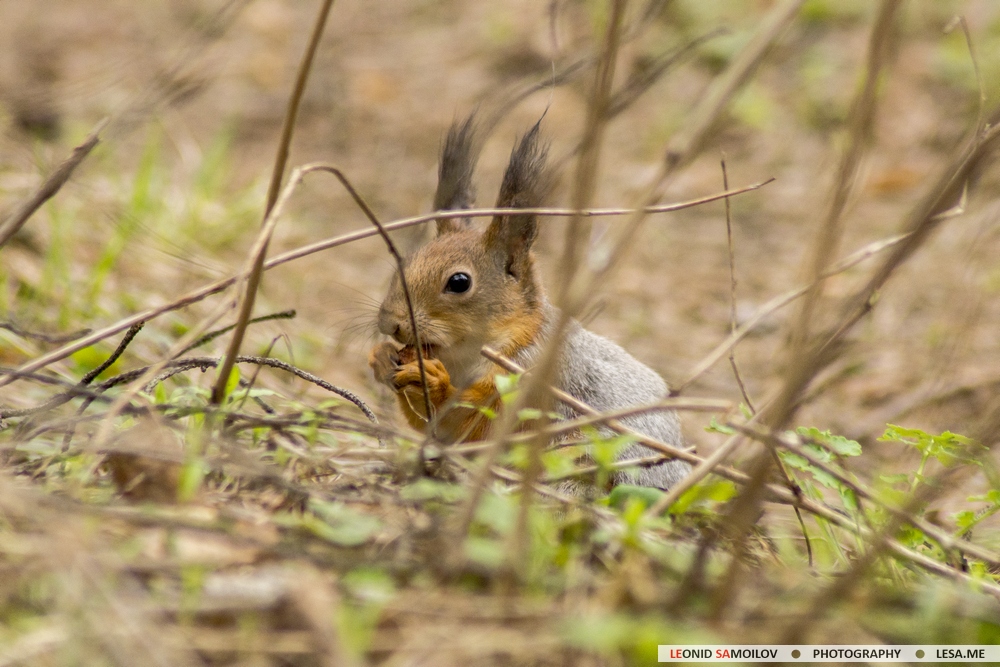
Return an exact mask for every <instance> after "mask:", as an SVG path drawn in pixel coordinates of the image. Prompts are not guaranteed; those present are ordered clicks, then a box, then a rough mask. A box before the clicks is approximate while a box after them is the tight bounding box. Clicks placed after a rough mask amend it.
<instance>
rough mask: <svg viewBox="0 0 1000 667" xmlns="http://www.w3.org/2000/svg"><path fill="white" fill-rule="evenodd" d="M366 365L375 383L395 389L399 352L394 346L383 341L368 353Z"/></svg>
mask: <svg viewBox="0 0 1000 667" xmlns="http://www.w3.org/2000/svg"><path fill="white" fill-rule="evenodd" d="M368 365H369V366H371V368H372V372H373V373H375V381H376V382H381V383H382V384H384V385H388V386H390V387H392V388H393V389H396V388H397V387H396V385H395V383H394V380H395V377H396V372H397V371H398V370H399V350H397V349H396V346H395V345H393V344H392V343H390V342H389V341H385V342H382V343H379V344H378V345H376V346H375V347H373V348H372V351H371V352H369V353H368Z"/></svg>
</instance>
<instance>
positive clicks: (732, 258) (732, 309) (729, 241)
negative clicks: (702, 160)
mask: <svg viewBox="0 0 1000 667" xmlns="http://www.w3.org/2000/svg"><path fill="white" fill-rule="evenodd" d="M721 163H722V189H723V190H728V189H729V173H728V172H727V171H726V154H725V153H723V154H722V161H721ZM725 202H726V245H727V246H728V247H729V331H730V333H732V334H735V333H736V248H735V247H734V246H733V220H732V211H731V208H732V207H731V206H730V205H729V197H726V199H725ZM729 365H730V366H732V367H733V375H734V376H735V377H736V384H737V385H739V388H740V394H742V396H743V400H744V401H746V404H747V407H748V408H749V409H750V412H752V413H756V412H757V410H756V409H754V407H753V401H751V400H750V394H748V393H747V388H746V385H745V384H744V383H743V377H742V376H741V375H740V367H739V366H738V365H737V364H736V348H735V347H731V348H729Z"/></svg>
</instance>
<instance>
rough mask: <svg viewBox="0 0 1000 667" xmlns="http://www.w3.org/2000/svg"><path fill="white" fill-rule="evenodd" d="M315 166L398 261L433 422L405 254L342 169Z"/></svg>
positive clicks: (421, 386)
mask: <svg viewBox="0 0 1000 667" xmlns="http://www.w3.org/2000/svg"><path fill="white" fill-rule="evenodd" d="M315 168H316V169H317V170H320V171H326V172H329V173H331V174H333V175H334V176H335V177H336V178H337V180H338V181H340V184H341V185H343V186H344V189H345V190H347V192H348V194H350V195H351V198H352V199H354V202H355V203H356V204H357V205H358V208H360V209H361V211H362V212H363V213H364V214H365V217H367V218H368V220H369V221H370V222H371V223H372V224H373V225H375V229H377V230H378V233H379V236H381V237H382V240H383V241H385V245H386V246H387V247H388V248H389V253H390V254H391V255H392V257H393V259H394V260H395V261H396V271H398V272H399V284H400V286H401V287H402V288H403V298H404V299H405V300H406V313H407V315H408V316H409V318H410V327H411V328H412V330H413V343H414V347H415V348H416V349H415V352H416V353H417V369H418V370H419V371H420V388H421V389H422V390H423V395H424V410H425V411H426V414H427V421H428V423H433V421H432V420H433V419H434V412H433V408H434V406H433V405H432V404H431V395H430V392H429V391H428V389H427V373H426V371H425V370H424V350H423V345H421V343H420V330H419V329H418V328H417V316H416V315H415V314H414V311H413V299H412V297H411V296H410V286H409V285H408V284H407V282H406V272H405V266H404V262H403V256H402V255H400V254H399V250H397V249H396V244H395V243H393V242H392V238H390V237H389V234H388V233H387V232H386V231H385V227H384V226H383V225H382V223H381V222H379V219H378V217H377V216H376V215H375V212H374V211H372V209H371V207H370V206H368V202H366V201H365V200H364V199H363V198H362V197H361V195H359V194H358V192H357V190H355V189H354V186H353V185H351V182H350V181H349V180H347V177H346V176H344V173H343V172H342V171H341V170H340V169H338V168H336V167H334V166H331V165H315ZM421 452H423V448H421ZM422 456H423V455H422V454H421V457H422Z"/></svg>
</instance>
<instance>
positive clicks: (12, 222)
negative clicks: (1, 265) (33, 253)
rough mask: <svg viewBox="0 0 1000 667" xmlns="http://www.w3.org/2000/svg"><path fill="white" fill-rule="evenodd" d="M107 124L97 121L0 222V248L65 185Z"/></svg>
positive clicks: (97, 140) (98, 139)
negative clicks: (30, 192) (84, 136)
mask: <svg viewBox="0 0 1000 667" xmlns="http://www.w3.org/2000/svg"><path fill="white" fill-rule="evenodd" d="M107 124H108V121H107V119H104V120H102V121H101V122H100V123H98V124H97V127H95V128H94V129H93V130H91V132H90V134H89V135H87V138H86V139H84V141H83V143H82V144H80V145H79V146H77V147H76V148H74V149H73V152H72V153H71V154H70V156H69V157H68V158H66V159H65V160H64V161H63V162H62V164H60V165H59V166H58V167H56V170H55V171H53V172H52V173H51V174H50V175H49V177H48V178H46V179H45V181H44V182H43V183H42V184H41V186H39V188H38V189H37V190H35V192H34V193H33V194H32V195H31V197H29V198H28V199H27V200H26V201H25V202H24V203H22V204H21V205H20V206H18V207H17V209H16V210H15V211H14V212H13V213H12V214H11V215H10V217H9V218H7V220H5V221H4V222H3V224H0V248H3V247H4V246H5V245H7V242H8V241H10V239H11V237H12V236H14V234H16V233H17V231H18V230H19V229H21V227H23V226H24V225H25V223H27V222H28V220H29V219H30V218H31V216H33V215H34V214H35V211H37V210H38V209H40V208H41V207H42V205H43V204H45V202H47V201H48V200H50V199H52V198H53V197H54V196H55V195H56V193H57V192H59V190H60V189H61V188H62V186H64V185H66V182H67V181H69V179H70V177H71V176H72V175H73V172H74V171H75V170H76V168H77V167H78V166H80V163H81V162H83V160H84V158H86V157H87V156H88V155H90V151H92V150H94V147H95V146H97V144H98V143H99V142H100V140H101V139H100V134H101V131H102V130H103V129H104V127H105V126H106V125H107Z"/></svg>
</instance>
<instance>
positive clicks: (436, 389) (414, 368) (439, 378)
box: [392, 358, 455, 419]
mask: <svg viewBox="0 0 1000 667" xmlns="http://www.w3.org/2000/svg"><path fill="white" fill-rule="evenodd" d="M424 374H425V375H426V376H427V394H428V396H429V397H430V399H431V408H432V409H435V408H439V407H441V405H443V404H444V403H445V401H447V400H448V399H449V398H451V395H452V394H453V393H455V388H454V387H453V386H452V385H451V375H449V374H448V369H447V368H445V367H444V364H442V363H441V362H440V361H439V360H438V359H426V358H425V359H424ZM392 383H393V385H394V386H395V387H396V391H398V392H400V393H401V394H403V396H404V397H405V398H406V402H407V403H409V404H410V407H411V408H413V411H414V412H416V413H417V414H418V415H420V416H421V417H422V418H423V419H428V417H427V415H426V412H427V411H426V409H425V406H424V390H423V387H422V386H421V382H420V367H419V366H418V365H417V362H416V361H414V362H412V363H409V364H403V365H402V366H401V367H399V369H398V370H397V371H396V375H395V377H394V378H393V380H392Z"/></svg>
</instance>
